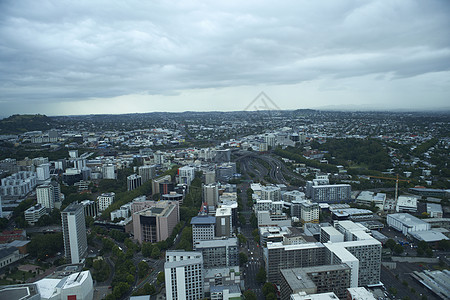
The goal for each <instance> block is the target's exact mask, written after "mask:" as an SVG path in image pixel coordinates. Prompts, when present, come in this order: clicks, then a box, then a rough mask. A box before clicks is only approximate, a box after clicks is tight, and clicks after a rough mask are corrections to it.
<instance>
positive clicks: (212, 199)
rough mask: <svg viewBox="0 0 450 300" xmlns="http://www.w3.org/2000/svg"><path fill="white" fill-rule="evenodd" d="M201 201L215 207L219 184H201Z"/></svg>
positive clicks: (217, 200) (217, 199)
mask: <svg viewBox="0 0 450 300" xmlns="http://www.w3.org/2000/svg"><path fill="white" fill-rule="evenodd" d="M202 189H203V202H206V204H207V205H208V207H216V206H217V204H218V202H219V186H218V185H216V184H207V185H203V187H202Z"/></svg>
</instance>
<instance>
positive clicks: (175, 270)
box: [164, 251, 204, 300]
mask: <svg viewBox="0 0 450 300" xmlns="http://www.w3.org/2000/svg"><path fill="white" fill-rule="evenodd" d="M164 276H165V285H166V299H171V300H198V299H203V298H204V290H203V280H204V274H203V257H202V254H201V253H200V252H188V251H167V252H166V262H165V264H164Z"/></svg>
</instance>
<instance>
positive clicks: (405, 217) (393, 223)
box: [386, 213, 431, 235]
mask: <svg viewBox="0 0 450 300" xmlns="http://www.w3.org/2000/svg"><path fill="white" fill-rule="evenodd" d="M386 221H387V224H388V226H389V227H392V228H394V229H396V230H398V231H401V232H402V233H403V234H404V235H408V233H409V232H411V231H427V230H430V228H431V225H430V224H429V223H427V222H425V221H423V220H421V219H419V218H416V217H414V216H412V215H410V214H406V213H400V214H389V215H387V218H386Z"/></svg>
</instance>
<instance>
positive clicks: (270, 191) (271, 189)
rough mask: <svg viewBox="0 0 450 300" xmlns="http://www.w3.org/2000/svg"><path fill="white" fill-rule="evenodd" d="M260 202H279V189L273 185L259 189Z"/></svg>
mask: <svg viewBox="0 0 450 300" xmlns="http://www.w3.org/2000/svg"><path fill="white" fill-rule="evenodd" d="M261 200H272V201H280V200H281V189H280V188H279V187H278V186H273V185H268V186H263V187H261Z"/></svg>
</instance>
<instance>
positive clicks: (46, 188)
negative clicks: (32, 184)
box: [36, 184, 55, 210]
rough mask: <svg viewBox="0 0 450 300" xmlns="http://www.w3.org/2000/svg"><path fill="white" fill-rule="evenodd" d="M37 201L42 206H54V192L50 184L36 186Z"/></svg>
mask: <svg viewBox="0 0 450 300" xmlns="http://www.w3.org/2000/svg"><path fill="white" fill-rule="evenodd" d="M36 197H37V203H40V204H42V206H43V207H44V208H48V209H50V210H51V209H53V208H54V207H55V192H54V186H53V185H52V184H43V185H40V186H38V187H37V188H36Z"/></svg>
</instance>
